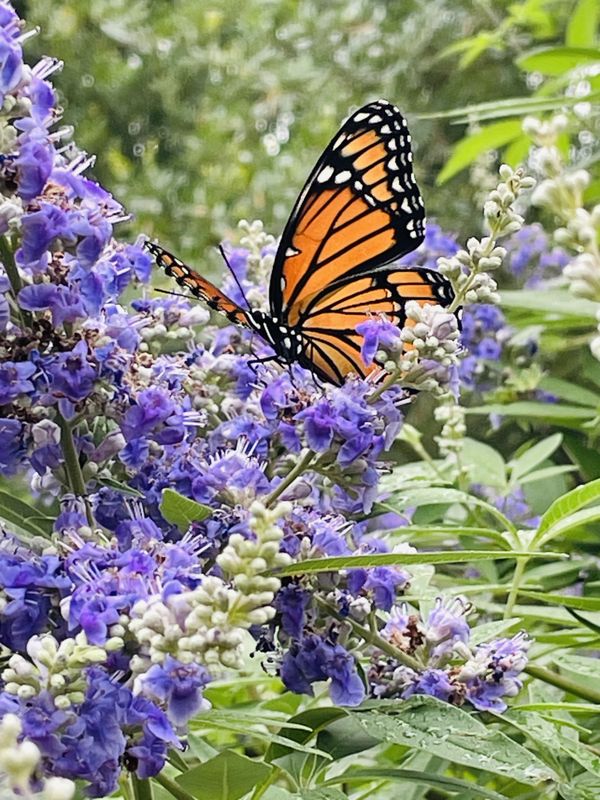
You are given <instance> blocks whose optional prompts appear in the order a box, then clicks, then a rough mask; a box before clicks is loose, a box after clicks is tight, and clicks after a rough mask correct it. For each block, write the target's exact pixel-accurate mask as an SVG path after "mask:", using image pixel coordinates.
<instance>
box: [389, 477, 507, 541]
mask: <svg viewBox="0 0 600 800" xmlns="http://www.w3.org/2000/svg"><path fill="white" fill-rule="evenodd" d="M455 504H460V505H464V506H465V507H466V508H468V509H471V508H473V507H477V508H482V509H484V510H485V511H487V512H488V514H491V515H492V516H493V517H494V518H495V519H497V520H499V522H500V523H501V525H502V528H503V530H506V531H514V530H516V529H515V526H514V525H513V523H512V522H511V521H510V520H509V519H507V518H506V517H505V516H504V514H502V512H500V511H498V509H497V508H496V507H495V506H493V505H492V504H491V503H486V501H485V500H482V499H481V498H480V497H475V495H472V494H468V493H467V492H461V491H460V490H459V489H454V488H452V487H437V486H433V487H429V488H427V489H421V488H415V487H410V488H407V489H405V490H403V491H401V492H395V493H394V494H392V496H391V497H390V498H389V499H388V500H387V501H386V505H387V506H389V507H392V508H396V509H398V510H406V509H408V508H415V507H416V508H419V507H420V506H432V505H447V506H451V505H455Z"/></svg>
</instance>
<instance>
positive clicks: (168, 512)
mask: <svg viewBox="0 0 600 800" xmlns="http://www.w3.org/2000/svg"><path fill="white" fill-rule="evenodd" d="M160 513H161V514H162V515H163V517H164V518H165V519H166V520H167V522H170V523H172V524H173V525H177V527H178V528H179V530H180V531H181V532H182V533H185V532H186V531H187V529H188V528H189V527H190V523H191V522H200V521H201V520H203V519H206V518H207V517H208V516H210V513H211V509H210V508H209V507H208V506H204V505H202V503H197V502H196V501H195V500H190V498H189V497H185V496H184V495H182V494H180V493H179V492H176V491H175V489H164V490H163V494H162V502H161V504H160Z"/></svg>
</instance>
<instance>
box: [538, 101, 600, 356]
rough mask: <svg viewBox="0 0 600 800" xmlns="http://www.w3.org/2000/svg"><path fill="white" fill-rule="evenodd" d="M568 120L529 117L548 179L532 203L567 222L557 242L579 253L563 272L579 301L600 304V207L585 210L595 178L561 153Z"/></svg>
mask: <svg viewBox="0 0 600 800" xmlns="http://www.w3.org/2000/svg"><path fill="white" fill-rule="evenodd" d="M567 125H568V119H567V118H566V117H565V116H564V115H562V114H561V115H558V116H556V117H554V118H553V119H552V120H550V121H549V122H541V121H540V120H538V119H536V118H534V117H527V118H526V119H525V121H524V124H523V129H524V131H525V133H527V134H528V135H529V136H530V137H531V138H532V139H533V141H534V142H535V144H536V145H537V146H538V149H537V150H536V151H535V153H534V158H533V161H534V162H536V163H537V167H538V169H539V170H540V172H542V174H543V175H544V176H545V180H543V181H542V182H541V183H540V184H539V185H538V186H537V187H536V189H535V191H534V192H533V195H532V198H531V199H532V203H533V204H534V205H536V206H540V207H542V208H546V209H548V211H550V212H551V213H552V214H553V215H555V216H558V217H559V218H560V219H561V220H562V221H563V226H562V227H560V228H557V229H556V231H555V233H554V237H555V239H556V241H557V242H558V243H559V244H561V245H563V246H565V247H569V248H571V249H572V250H574V251H575V252H576V255H575V257H574V258H573V260H572V261H571V262H570V263H569V264H567V266H566V267H565V268H564V270H563V275H564V276H565V278H567V280H568V281H569V289H570V291H571V292H572V293H573V294H574V295H576V296H577V297H585V298H586V299H588V300H594V301H596V302H600V250H599V249H598V233H599V231H600V205H596V206H594V208H592V209H591V210H589V211H588V209H586V208H585V207H584V199H585V198H584V193H585V190H586V189H587V187H588V186H589V183H590V180H591V176H590V173H589V172H588V171H587V170H585V169H577V170H573V171H567V169H566V167H565V164H564V163H563V159H562V157H561V154H560V150H559V149H558V137H559V135H560V134H561V133H564V131H565V130H566V128H567ZM590 347H591V350H592V354H593V355H594V356H595V357H596V358H598V356H599V355H600V341H599V339H598V337H596V338H594V339H593V340H592V342H591V345H590Z"/></svg>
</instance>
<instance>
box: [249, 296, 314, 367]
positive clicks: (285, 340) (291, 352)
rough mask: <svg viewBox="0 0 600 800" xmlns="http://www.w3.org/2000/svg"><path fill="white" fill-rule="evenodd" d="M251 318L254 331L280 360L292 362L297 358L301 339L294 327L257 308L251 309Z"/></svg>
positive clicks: (300, 347)
mask: <svg viewBox="0 0 600 800" xmlns="http://www.w3.org/2000/svg"><path fill="white" fill-rule="evenodd" d="M251 319H252V322H253V324H254V328H255V330H256V332H257V333H258V334H260V336H262V338H263V339H264V340H265V341H266V342H267V343H268V344H270V345H271V347H272V348H273V349H274V350H275V352H276V353H277V356H278V358H279V359H280V360H281V361H282V362H284V363H286V364H292V363H293V362H294V361H297V360H298V356H299V355H300V353H301V352H302V339H301V336H300V334H299V332H298V331H297V330H296V329H295V328H292V327H291V326H290V325H285V324H283V323H282V322H280V321H279V320H278V319H277V318H276V317H271V316H269V314H266V313H265V312H264V311H259V310H257V309H254V310H253V311H251Z"/></svg>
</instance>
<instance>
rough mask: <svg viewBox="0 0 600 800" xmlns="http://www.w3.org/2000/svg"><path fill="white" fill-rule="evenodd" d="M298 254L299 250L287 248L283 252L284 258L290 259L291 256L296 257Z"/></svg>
mask: <svg viewBox="0 0 600 800" xmlns="http://www.w3.org/2000/svg"><path fill="white" fill-rule="evenodd" d="M299 252H300V250H296V248H295V247H288V249H287V250H286V251H285V257H286V258H291V257H292V256H297V255H298V254H299Z"/></svg>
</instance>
